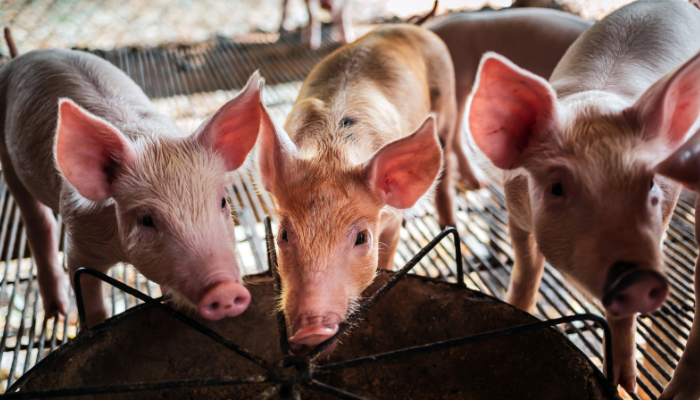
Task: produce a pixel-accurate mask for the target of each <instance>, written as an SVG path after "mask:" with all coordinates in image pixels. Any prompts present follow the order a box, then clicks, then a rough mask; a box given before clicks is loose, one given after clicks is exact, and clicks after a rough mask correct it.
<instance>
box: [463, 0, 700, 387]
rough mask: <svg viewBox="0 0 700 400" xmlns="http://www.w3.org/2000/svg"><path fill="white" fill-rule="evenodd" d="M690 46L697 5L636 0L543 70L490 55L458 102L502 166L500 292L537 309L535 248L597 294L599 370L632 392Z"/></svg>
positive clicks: (669, 203)
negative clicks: (505, 272)
mask: <svg viewBox="0 0 700 400" xmlns="http://www.w3.org/2000/svg"><path fill="white" fill-rule="evenodd" d="M698 50H700V11H698V9H696V8H695V7H693V6H692V5H690V4H689V3H687V2H684V1H680V0H669V1H645V0H640V1H637V2H635V3H632V4H630V5H628V6H626V7H623V8H621V9H620V10H617V11H616V12H614V13H612V14H610V15H609V16H607V17H606V18H604V19H603V20H601V21H600V22H598V23H596V24H595V25H593V26H592V27H591V28H589V29H588V30H586V32H584V33H583V34H582V35H581V36H580V37H579V38H578V39H577V40H576V42H574V44H573V45H572V46H571V47H570V48H569V50H568V51H567V52H566V54H565V55H564V57H563V58H562V60H561V61H560V62H559V64H558V65H557V67H556V69H555V70H554V72H553V73H552V76H551V78H550V80H549V82H547V81H545V80H544V79H542V78H540V77H538V76H536V75H534V74H532V73H530V72H527V71H525V70H523V69H521V68H519V67H517V66H516V65H515V64H513V63H512V62H510V61H508V60H507V59H505V58H504V57H501V56H499V55H496V54H493V53H490V54H487V55H486V56H485V57H484V58H483V59H482V61H481V65H480V67H479V74H478V80H477V83H476V86H475V89H474V94H473V96H472V98H471V101H470V104H469V106H468V113H469V114H468V122H469V131H470V132H471V134H472V135H473V138H474V141H475V143H476V144H477V146H478V147H479V149H480V150H481V151H482V152H483V153H484V154H485V155H486V156H487V157H488V158H489V160H490V161H491V162H492V163H493V164H494V165H495V166H496V167H498V168H501V169H503V170H504V183H505V194H506V204H507V207H508V218H509V219H508V224H509V229H510V235H511V239H512V241H513V249H514V253H515V265H514V266H513V274H512V276H511V282H510V286H509V288H508V295H507V297H506V300H507V301H508V302H509V303H511V304H513V305H515V306H518V307H520V308H522V309H524V310H533V309H534V306H535V301H536V294H537V287H538V285H539V283H540V280H541V277H542V272H543V269H544V260H545V258H546V259H547V261H549V263H550V264H551V265H552V266H553V267H554V268H556V269H558V270H559V271H562V272H564V273H565V274H566V275H568V277H570V278H571V279H572V280H573V281H574V282H577V283H578V284H579V285H580V286H581V288H582V289H583V290H585V291H587V292H588V293H589V294H591V295H592V296H593V297H595V298H597V299H599V300H600V301H601V302H602V304H603V306H604V307H605V314H606V319H607V321H608V322H609V324H610V326H611V329H612V333H613V343H612V345H613V354H614V371H608V372H609V373H610V372H612V373H613V374H614V378H615V382H616V383H620V384H621V385H622V386H623V387H624V388H625V389H627V390H629V391H632V390H634V389H635V386H636V385H635V378H636V373H637V369H636V363H635V360H634V332H635V330H634V328H635V318H636V315H637V314H638V313H650V312H653V311H655V310H657V309H658V308H659V307H660V306H661V304H662V303H663V302H664V300H665V299H666V296H667V294H668V283H667V281H666V277H665V272H664V262H663V258H662V252H661V240H662V235H663V233H664V231H665V228H666V226H667V225H668V222H669V219H670V217H671V214H672V211H673V207H674V205H675V202H676V200H677V198H678V195H679V193H680V185H678V184H677V183H674V182H673V181H671V180H670V179H668V178H665V177H663V176H658V175H655V173H654V170H653V168H654V166H655V165H656V164H657V163H658V162H659V161H661V160H662V159H664V158H665V157H666V156H668V155H669V154H671V153H672V152H673V151H674V150H675V149H676V148H677V147H678V146H679V145H680V144H681V143H682V142H683V140H684V138H685V136H686V135H687V133H688V131H689V130H690V129H691V127H692V126H693V125H694V124H695V123H696V121H697V119H698V115H699V114H700V55H699V54H698Z"/></svg>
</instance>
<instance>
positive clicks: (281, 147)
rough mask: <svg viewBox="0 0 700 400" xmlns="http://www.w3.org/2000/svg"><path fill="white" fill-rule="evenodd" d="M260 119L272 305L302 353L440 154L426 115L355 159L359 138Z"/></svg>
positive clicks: (325, 330) (366, 274)
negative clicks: (275, 276)
mask: <svg viewBox="0 0 700 400" xmlns="http://www.w3.org/2000/svg"><path fill="white" fill-rule="evenodd" d="M263 121H264V122H263V129H262V130H261V137H260V140H259V145H258V146H259V148H258V157H259V169H260V178H261V180H262V185H263V187H264V188H265V190H266V191H268V192H270V193H271V194H272V195H273V197H274V201H275V211H274V212H275V213H276V214H277V216H278V218H279V220H280V228H279V232H278V234H277V245H278V247H279V250H280V251H279V274H280V277H281V281H282V294H281V298H280V299H279V307H280V309H282V310H284V311H285V314H286V318H287V321H288V327H289V329H290V341H289V343H290V348H291V349H292V351H293V352H295V353H296V354H299V355H305V354H308V353H309V352H310V351H311V350H312V349H313V348H314V347H315V346H316V345H317V344H319V343H321V342H323V341H324V340H326V339H328V338H330V337H331V336H333V335H334V334H335V333H336V332H337V331H338V325H339V324H340V323H341V322H342V321H343V320H344V319H345V317H346V315H347V314H348V313H349V312H351V311H353V310H354V308H355V307H356V305H357V300H358V298H359V296H360V294H361V292H362V290H364V289H365V288H366V287H367V286H368V285H369V284H370V283H371V282H372V280H373V279H374V277H375V275H376V270H377V265H378V259H379V255H380V253H381V252H382V249H381V247H382V231H383V229H385V228H386V225H387V224H392V225H396V229H398V227H399V226H400V225H399V224H398V221H397V218H398V216H397V214H398V212H399V211H400V210H404V209H410V208H411V207H413V206H414V205H415V204H416V202H418V201H419V199H420V198H421V197H422V196H423V195H424V194H425V193H426V192H427V191H429V189H430V188H431V187H432V186H433V184H434V182H435V179H436V177H437V175H438V173H439V171H440V165H441V157H442V155H441V150H440V144H439V142H438V138H437V135H436V127H435V118H434V117H433V116H430V117H428V118H427V119H426V120H425V121H424V122H423V123H422V124H421V126H420V127H419V128H418V129H417V130H416V131H415V132H414V133H412V134H411V135H409V136H406V137H403V138H401V139H397V140H395V141H393V142H390V143H388V144H386V145H384V146H382V147H381V148H380V149H379V150H377V151H376V152H374V153H373V154H371V156H370V157H369V158H368V159H366V160H356V161H354V162H353V155H352V153H353V152H357V148H353V146H352V145H350V144H348V143H346V142H344V141H343V140H339V141H338V142H337V143H330V144H327V145H324V146H323V147H321V148H317V147H308V146H304V145H303V144H301V145H298V144H297V143H294V142H292V141H291V139H290V138H289V136H288V135H287V134H286V132H285V131H284V130H282V129H280V128H277V127H275V126H274V125H273V123H272V122H271V121H270V120H269V118H265V117H264V118H263ZM265 121H267V122H265ZM358 145H362V146H364V145H366V143H359V144H358ZM396 233H398V231H397V232H396ZM391 254H392V255H393V252H391ZM332 349H333V346H332V347H330V348H329V349H328V352H330V351H332Z"/></svg>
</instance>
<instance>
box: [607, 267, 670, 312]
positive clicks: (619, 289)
mask: <svg viewBox="0 0 700 400" xmlns="http://www.w3.org/2000/svg"><path fill="white" fill-rule="evenodd" d="M666 296H668V283H667V282H666V279H665V278H664V277H663V276H662V275H661V274H660V273H658V272H656V271H652V270H645V269H631V270H628V271H626V272H625V273H623V274H622V275H620V276H619V277H618V278H617V279H616V280H615V282H613V283H612V284H611V285H610V289H609V290H608V291H607V293H606V295H605V296H604V297H603V306H605V310H606V311H607V312H609V313H611V314H613V315H616V316H619V317H625V316H630V315H633V314H635V313H642V314H648V313H651V312H654V311H656V310H658V309H659V308H660V307H661V305H662V304H663V302H664V301H665V300H666Z"/></svg>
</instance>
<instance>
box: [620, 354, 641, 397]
mask: <svg viewBox="0 0 700 400" xmlns="http://www.w3.org/2000/svg"><path fill="white" fill-rule="evenodd" d="M636 379H637V366H636V365H635V362H634V360H629V362H624V363H621V364H620V365H616V366H615V382H616V383H617V384H619V385H620V386H622V388H623V389H625V390H626V391H628V392H631V393H636V392H637V382H636Z"/></svg>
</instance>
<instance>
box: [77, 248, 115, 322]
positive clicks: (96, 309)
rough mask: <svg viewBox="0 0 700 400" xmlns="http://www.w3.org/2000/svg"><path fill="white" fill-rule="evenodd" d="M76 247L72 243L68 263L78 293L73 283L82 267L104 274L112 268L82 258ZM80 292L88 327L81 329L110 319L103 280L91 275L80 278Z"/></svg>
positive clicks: (108, 265) (107, 264) (106, 264)
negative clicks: (76, 273)
mask: <svg viewBox="0 0 700 400" xmlns="http://www.w3.org/2000/svg"><path fill="white" fill-rule="evenodd" d="M75 246H76V244H75V243H73V242H71V243H70V246H69V247H68V255H67V261H66V263H67V266H68V273H69V274H70V280H71V285H72V286H73V291H74V292H75V291H76V290H75V282H74V281H73V278H74V276H75V271H77V270H79V269H80V268H82V267H87V268H92V269H94V270H97V271H99V272H102V273H107V271H109V269H110V268H111V267H112V264H111V263H101V262H94V261H92V260H91V261H88V260H87V259H86V258H83V257H81V256H80V254H81V253H80V248H79V247H75ZM80 290H81V292H82V295H83V304H84V305H85V320H86V322H87V327H85V326H83V327H81V328H82V329H85V328H88V327H93V326H95V324H99V323H100V322H103V321H104V320H106V319H107V318H109V314H108V313H107V308H106V307H105V302H104V295H103V293H102V281H101V280H99V279H97V278H95V277H92V276H89V275H82V276H81V278H80Z"/></svg>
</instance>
